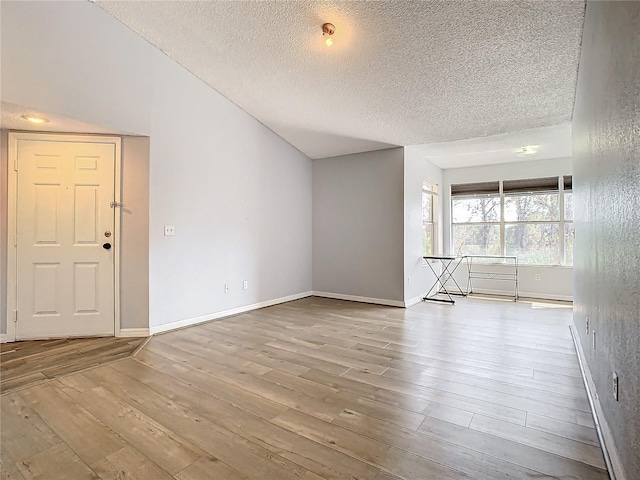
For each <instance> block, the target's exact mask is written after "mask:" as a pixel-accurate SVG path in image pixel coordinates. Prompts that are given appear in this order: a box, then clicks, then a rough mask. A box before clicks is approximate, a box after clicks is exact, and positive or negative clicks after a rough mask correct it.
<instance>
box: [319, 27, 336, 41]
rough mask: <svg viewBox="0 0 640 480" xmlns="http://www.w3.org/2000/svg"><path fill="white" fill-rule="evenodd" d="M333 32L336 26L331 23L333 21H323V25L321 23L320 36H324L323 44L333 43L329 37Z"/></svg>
mask: <svg viewBox="0 0 640 480" xmlns="http://www.w3.org/2000/svg"><path fill="white" fill-rule="evenodd" d="M335 32H336V27H335V26H334V25H333V23H325V24H324V25H322V36H323V37H325V39H324V44H325V45H326V46H327V47H330V46H331V45H333V38H331V35H333V34H334V33H335Z"/></svg>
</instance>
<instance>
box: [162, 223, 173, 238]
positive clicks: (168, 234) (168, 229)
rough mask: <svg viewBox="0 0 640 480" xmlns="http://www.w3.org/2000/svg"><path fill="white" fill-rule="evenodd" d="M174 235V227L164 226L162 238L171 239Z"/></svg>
mask: <svg viewBox="0 0 640 480" xmlns="http://www.w3.org/2000/svg"><path fill="white" fill-rule="evenodd" d="M175 234H176V227H174V226H173V225H165V226H164V236H165V237H171V236H173V235H175Z"/></svg>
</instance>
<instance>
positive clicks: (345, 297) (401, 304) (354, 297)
mask: <svg viewBox="0 0 640 480" xmlns="http://www.w3.org/2000/svg"><path fill="white" fill-rule="evenodd" d="M312 295H313V296H314V297H324V298H335V299H336V300H349V301H351V302H360V303H373V304H375V305H388V306H390V307H403V308H404V302H403V301H402V300H387V299H386V298H372V297H359V296H357V295H344V294H342V293H331V292H316V291H313V292H312Z"/></svg>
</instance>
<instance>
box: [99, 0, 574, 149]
mask: <svg viewBox="0 0 640 480" xmlns="http://www.w3.org/2000/svg"><path fill="white" fill-rule="evenodd" d="M96 3H97V4H98V5H99V6H100V7H102V8H103V9H105V10H106V11H107V12H109V13H110V14H112V15H113V16H115V17H116V18H118V19H119V20H120V21H122V22H123V23H124V24H126V25H128V26H129V27H130V28H132V29H133V30H134V31H136V32H138V33H139V34H140V35H141V36H142V37H144V38H145V39H147V40H148V41H149V42H151V43H152V44H153V45H155V46H157V47H158V48H160V49H161V50H162V51H164V52H165V53H166V54H167V55H168V56H169V57H171V58H173V59H174V60H176V61H177V62H178V63H180V64H181V65H183V66H184V67H186V68H187V69H188V70H190V71H191V72H192V73H194V74H195V75H196V76H198V77H199V78H201V79H202V80H203V81H205V82H206V83H208V84H209V85H210V86H212V87H213V88H215V89H216V90H218V91H219V92H221V93H222V94H223V95H225V96H226V97H227V98H229V99H230V100H231V101H233V102H234V103H235V104H237V105H238V106H240V107H241V108H243V109H244V110H246V111H247V112H248V113H249V114H251V115H252V116H254V117H255V118H257V119H258V120H260V121H261V122H263V123H264V124H265V125H267V126H268V127H269V128H271V129H272V130H274V131H275V132H276V133H277V134H279V135H280V136H282V137H283V138H284V139H285V140H287V141H288V142H290V143H291V144H293V145H294V146H295V147H297V148H298V149H300V150H301V151H302V152H304V153H306V154H307V155H308V156H310V157H311V158H319V157H325V156H333V155H341V154H346V153H354V152H360V151H366V150H375V149H379V148H385V147H387V146H391V145H404V146H406V145H416V144H425V143H432V142H448V141H454V140H460V139H466V138H472V137H482V136H486V135H494V134H500V133H505V132H512V131H518V130H524V129H530V128H536V127H544V126H549V125H558V124H562V123H567V122H570V121H571V116H572V110H573V100H574V92H575V83H576V77H577V69H578V60H579V52H580V42H581V37H582V23H583V16H584V9H585V5H584V2H583V1H575V2H573V1H519V0H510V1H483V0H475V1H445V2H442V1H433V2H429V1H375V2H367V1H340V2H338V1H333V2H318V1H282V0H271V1H199V2H189V1H187V2H182V1H170V2H169V1H160V2H156V1H138V2H135V1H106V0H98V1H96ZM324 22H331V23H333V24H334V25H335V26H336V33H335V35H334V38H335V42H334V45H333V47H331V48H327V47H326V46H325V45H324V42H323V39H322V34H321V25H322V24H323V23H324Z"/></svg>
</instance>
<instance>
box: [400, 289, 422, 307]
mask: <svg viewBox="0 0 640 480" xmlns="http://www.w3.org/2000/svg"><path fill="white" fill-rule="evenodd" d="M426 296H427V294H426V293H423V294H422V295H418V296H417V297H413V298H412V299H410V300H407V301H405V302H404V306H405V308H409V307H413V306H414V305H417V304H419V303H420V302H422V300H423V299H424V297H426Z"/></svg>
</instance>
